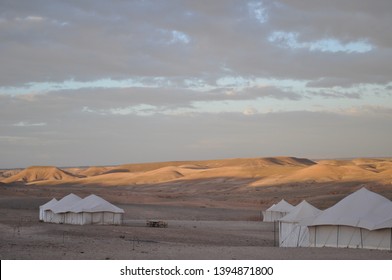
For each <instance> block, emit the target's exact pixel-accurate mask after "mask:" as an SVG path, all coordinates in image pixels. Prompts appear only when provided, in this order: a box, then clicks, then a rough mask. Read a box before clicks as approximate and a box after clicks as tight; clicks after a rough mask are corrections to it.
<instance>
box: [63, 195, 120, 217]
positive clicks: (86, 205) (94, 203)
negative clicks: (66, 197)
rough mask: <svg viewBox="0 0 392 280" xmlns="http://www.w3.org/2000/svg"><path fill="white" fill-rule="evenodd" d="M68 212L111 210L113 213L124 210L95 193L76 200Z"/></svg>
mask: <svg viewBox="0 0 392 280" xmlns="http://www.w3.org/2000/svg"><path fill="white" fill-rule="evenodd" d="M69 212H74V213H81V212H90V213H91V212H113V213H124V210H123V209H121V208H119V207H117V206H115V205H113V204H111V203H109V202H108V201H106V200H105V199H103V198H101V197H99V196H97V195H94V194H92V195H89V196H87V197H85V198H84V199H82V200H80V201H78V202H76V203H75V204H74V205H72V207H71V208H70V209H69Z"/></svg>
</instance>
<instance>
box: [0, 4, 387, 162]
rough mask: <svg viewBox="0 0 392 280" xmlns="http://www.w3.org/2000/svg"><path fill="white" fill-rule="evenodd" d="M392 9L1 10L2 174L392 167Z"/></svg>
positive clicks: (309, 6) (231, 6)
mask: <svg viewBox="0 0 392 280" xmlns="http://www.w3.org/2000/svg"><path fill="white" fill-rule="evenodd" d="M391 13H392V1H390V0H331V1H324V0H280V1H275V0H263V1H258V0H257V1H256V0H248V1H246V0H214V1H208V0H198V1H194V0H159V1H158V0H156V1H149V0H145V1H142V0H140V1H137V0H129V1H125V0H113V1H106V0H90V1H88V0H86V1H60V0H37V1H28V0H25V1H21V0H0V65H1V66H0V168H14V167H27V166H30V165H56V166H86V165H115V164H122V163H132V162H153V161H171V160H202V159H219V158H235V157H265V156H296V157H306V158H313V159H314V158H346V157H387V156H392V144H391V143H392V63H391V61H392V32H391V30H390V28H391V26H392V17H391V16H390V15H391Z"/></svg>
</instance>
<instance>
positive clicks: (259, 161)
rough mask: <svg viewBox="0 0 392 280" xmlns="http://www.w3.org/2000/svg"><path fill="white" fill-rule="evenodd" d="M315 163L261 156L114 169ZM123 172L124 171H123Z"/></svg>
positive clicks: (147, 164)
mask: <svg viewBox="0 0 392 280" xmlns="http://www.w3.org/2000/svg"><path fill="white" fill-rule="evenodd" d="M313 164H316V163H315V162H314V161H311V160H310V159H306V158H296V157H261V158H230V159H217V160H201V161H167V162H152V163H130V164H122V165H119V166H116V169H120V170H128V171H129V172H141V171H144V172H145V171H151V170H154V169H159V168H162V167H168V166H176V167H180V166H194V167H195V166H197V167H198V166H200V167H202V168H204V169H206V168H216V167H227V166H238V165H241V166H254V167H263V166H271V165H296V166H309V165H313ZM123 172H124V171H123Z"/></svg>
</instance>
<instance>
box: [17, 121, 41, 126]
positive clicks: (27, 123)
mask: <svg viewBox="0 0 392 280" xmlns="http://www.w3.org/2000/svg"><path fill="white" fill-rule="evenodd" d="M46 125H47V124H46V123H45V122H39V123H30V122H25V121H20V122H18V123H15V124H13V126H19V127H30V126H33V127H34V126H46Z"/></svg>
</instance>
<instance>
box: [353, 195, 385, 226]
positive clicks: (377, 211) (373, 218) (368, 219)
mask: <svg viewBox="0 0 392 280" xmlns="http://www.w3.org/2000/svg"><path fill="white" fill-rule="evenodd" d="M358 226H359V227H362V228H367V229H369V230H376V229H381V228H392V201H386V202H385V203H383V204H381V205H379V206H378V207H376V208H374V209H373V210H371V211H370V212H369V213H368V214H367V215H365V216H364V217H362V218H361V220H360V222H359V223H358Z"/></svg>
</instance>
